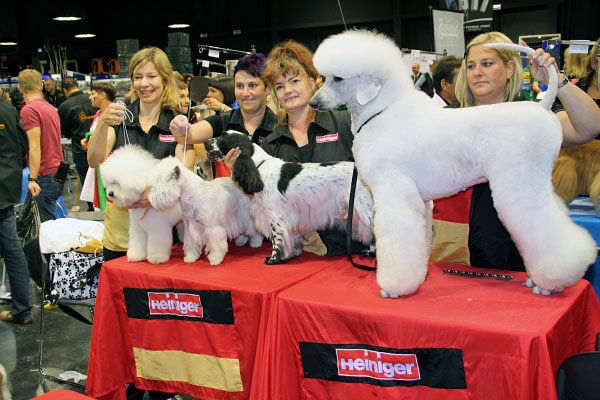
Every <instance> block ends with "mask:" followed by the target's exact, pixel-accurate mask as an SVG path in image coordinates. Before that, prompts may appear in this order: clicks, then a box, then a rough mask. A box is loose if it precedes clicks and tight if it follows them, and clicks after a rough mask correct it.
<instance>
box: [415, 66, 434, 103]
mask: <svg viewBox="0 0 600 400" xmlns="http://www.w3.org/2000/svg"><path fill="white" fill-rule="evenodd" d="M427 65H428V66H429V70H428V71H427V72H424V73H422V74H420V75H419V77H418V79H417V81H416V82H415V87H416V88H417V89H419V90H420V91H422V92H424V93H425V94H427V96H429V97H433V69H434V68H435V66H434V63H433V60H429V61H428V63H427Z"/></svg>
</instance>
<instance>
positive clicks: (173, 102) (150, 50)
mask: <svg viewBox="0 0 600 400" xmlns="http://www.w3.org/2000/svg"><path fill="white" fill-rule="evenodd" d="M149 62H151V63H152V64H154V67H155V68H156V71H157V72H158V75H159V76H160V77H161V78H162V80H163V85H164V90H163V93H162V96H161V99H160V101H161V103H162V106H163V108H169V109H171V110H173V111H176V110H177V102H178V100H179V89H178V88H177V78H175V77H174V76H173V66H172V65H171V62H170V61H169V57H167V54H166V53H165V52H164V51H162V50H161V49H159V48H158V47H145V48H143V49H141V50H139V51H138V52H137V53H135V54H134V55H133V56H131V60H130V61H129V78H130V79H131V82H132V85H131V87H130V89H129V93H128V94H127V97H128V98H129V99H131V101H132V102H133V101H136V100H137V99H138V95H137V93H136V92H135V88H134V86H133V75H134V74H135V71H136V70H137V69H138V68H139V67H141V66H143V65H145V64H147V63H149Z"/></svg>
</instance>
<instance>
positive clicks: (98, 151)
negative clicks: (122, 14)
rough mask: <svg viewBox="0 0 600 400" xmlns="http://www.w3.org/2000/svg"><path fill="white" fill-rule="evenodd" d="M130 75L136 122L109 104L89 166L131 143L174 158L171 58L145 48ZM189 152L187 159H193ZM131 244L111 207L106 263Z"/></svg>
mask: <svg viewBox="0 0 600 400" xmlns="http://www.w3.org/2000/svg"><path fill="white" fill-rule="evenodd" d="M129 76H130V79H131V88H130V91H129V93H128V98H129V100H130V104H129V105H128V106H127V110H128V111H129V112H130V113H131V114H132V119H131V120H130V119H128V118H126V115H125V114H126V108H125V105H124V104H122V103H119V102H113V103H110V104H109V105H108V106H107V107H106V108H105V109H104V110H103V111H102V113H101V114H100V116H99V118H98V120H97V121H96V129H95V130H94V133H93V134H92V135H91V136H90V139H89V143H88V153H87V154H88V163H89V165H90V167H92V168H96V167H98V165H100V164H101V163H102V162H103V161H104V160H105V159H106V158H107V157H108V156H109V155H110V153H111V152H112V151H113V150H114V149H116V148H119V147H121V146H124V145H126V144H128V143H131V144H136V145H139V146H142V147H143V148H144V149H146V150H148V151H149V152H151V153H152V154H153V155H154V157H156V158H158V159H162V158H165V157H168V156H173V155H175V147H176V142H175V139H174V138H173V137H172V135H171V133H170V132H169V121H171V120H172V119H173V117H174V116H175V115H177V111H176V110H177V101H178V99H179V94H178V90H177V83H176V79H175V78H173V67H172V65H171V63H170V62H169V58H168V57H167V55H166V54H165V52H164V51H163V50H161V49H159V48H157V47H146V48H143V49H141V50H139V51H138V52H137V53H135V54H134V55H133V56H132V57H131V60H130V61H129ZM191 153H192V152H190V154H186V156H189V157H191V158H192V159H193V154H191ZM181 156H183V155H182V154H180V157H181ZM132 162H135V160H132ZM123 173H124V174H126V173H127V171H123ZM136 206H139V207H149V203H148V200H147V199H141V200H140V201H138V202H137V203H136ZM128 241H129V214H128V211H127V209H126V208H121V207H118V206H116V205H114V204H112V203H110V202H109V203H107V205H106V210H105V217H104V234H103V237H102V244H103V246H104V249H103V252H104V260H105V261H108V260H112V259H114V258H117V257H122V256H125V255H126V254H127V246H128ZM130 392H135V394H136V395H139V398H140V399H141V398H142V396H143V394H144V392H143V391H141V390H138V389H136V388H133V387H132V388H131V389H130ZM171 396H172V395H169V394H166V393H158V392H151V394H150V397H151V398H152V399H153V400H156V399H166V398H168V397H171Z"/></svg>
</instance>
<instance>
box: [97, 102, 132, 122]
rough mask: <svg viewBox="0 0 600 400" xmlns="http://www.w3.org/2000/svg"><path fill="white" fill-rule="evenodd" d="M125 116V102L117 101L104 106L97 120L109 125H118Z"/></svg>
mask: <svg viewBox="0 0 600 400" xmlns="http://www.w3.org/2000/svg"><path fill="white" fill-rule="evenodd" d="M123 118H125V104H123V103H119V102H113V103H110V104H109V105H108V107H106V109H105V110H104V111H102V114H100V118H99V120H98V121H99V122H102V123H105V124H107V125H110V126H115V125H119V124H121V123H122V122H123Z"/></svg>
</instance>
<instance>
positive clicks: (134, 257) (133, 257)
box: [127, 251, 146, 262]
mask: <svg viewBox="0 0 600 400" xmlns="http://www.w3.org/2000/svg"><path fill="white" fill-rule="evenodd" d="M145 259H146V253H142V252H136V251H128V252H127V261H129V262H140V261H144V260H145Z"/></svg>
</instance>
